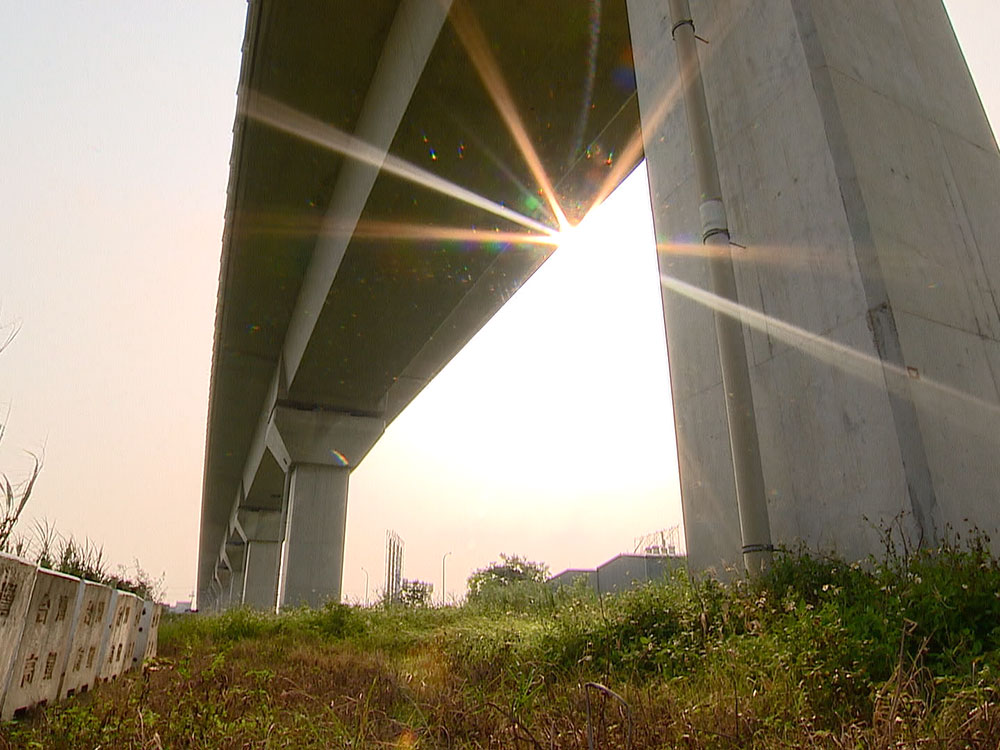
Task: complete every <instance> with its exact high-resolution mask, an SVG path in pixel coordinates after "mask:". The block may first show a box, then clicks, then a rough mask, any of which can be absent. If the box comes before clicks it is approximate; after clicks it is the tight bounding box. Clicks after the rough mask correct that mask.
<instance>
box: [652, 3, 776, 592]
mask: <svg viewBox="0 0 1000 750" xmlns="http://www.w3.org/2000/svg"><path fill="white" fill-rule="evenodd" d="M668 4H669V6H670V17H671V23H672V25H673V28H672V31H671V33H672V35H673V38H674V42H675V44H676V47H677V62H678V65H679V67H680V72H681V83H682V86H683V90H684V107H685V109H686V110H687V120H688V130H689V135H690V138H691V150H692V152H693V154H694V164H695V174H696V176H697V179H698V190H699V192H700V193H701V203H700V206H699V210H700V213H701V223H702V242H703V243H704V244H705V245H706V246H708V247H711V248H713V251H712V252H711V253H710V254H709V265H710V269H711V278H712V291H713V292H714V293H715V294H717V295H718V296H719V297H722V298H723V299H726V300H729V301H731V302H734V303H736V302H738V301H739V300H738V299H737V292H736V275H735V273H734V271H733V258H732V255H731V254H730V250H729V224H728V221H727V219H726V209H725V206H724V205H723V202H722V187H721V185H720V182H719V167H718V164H717V163H716V159H715V143H714V141H713V138H712V124H711V122H710V120H709V116H708V104H707V103H706V101H705V85H704V82H703V81H702V77H701V65H700V63H699V61H698V49H697V44H698V42H697V39H696V37H695V29H694V21H693V20H692V18H691V7H690V5H689V3H688V0H668ZM715 330H716V335H717V337H718V343H719V363H720V365H721V367H722V386H723V390H724V391H725V394H726V417H727V420H728V423H729V444H730V448H731V449H732V454H733V474H734V477H735V480H736V502H737V506H738V508H739V514H740V533H741V535H742V538H743V564H744V566H745V568H746V571H747V574H748V575H751V576H754V575H758V574H760V573H762V572H763V571H765V570H766V569H767V567H768V566H769V565H770V563H771V557H772V553H773V550H774V548H773V547H772V545H771V524H770V520H769V519H768V516H767V498H766V495H765V491H764V474H763V471H762V469H761V463H760V446H759V444H758V441H757V421H756V419H755V417H754V408H753V392H752V391H751V388H750V369H749V366H748V365H747V353H746V344H745V342H744V340H743V326H742V323H741V322H740V320H739V319H738V318H736V317H732V316H729V315H726V314H723V313H721V312H719V311H716V312H715Z"/></svg>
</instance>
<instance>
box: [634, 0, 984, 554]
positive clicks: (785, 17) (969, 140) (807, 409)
mask: <svg viewBox="0 0 1000 750" xmlns="http://www.w3.org/2000/svg"><path fill="white" fill-rule="evenodd" d="M690 5H691V13H692V18H693V21H694V24H695V27H696V29H697V34H698V35H699V36H700V37H702V38H703V39H704V40H706V41H707V42H708V43H707V44H699V45H698V55H699V58H700V61H701V68H702V73H703V77H704V81H705V90H706V97H707V101H708V109H709V113H710V117H711V124H712V130H713V132H714V141H715V147H716V149H717V151H718V163H719V171H720V177H721V187H722V198H723V199H724V201H725V204H726V208H727V213H728V217H729V229H730V233H731V236H732V241H733V242H734V243H737V244H736V245H734V246H733V247H732V255H733V260H734V266H735V275H736V286H737V292H738V294H737V300H736V304H735V305H734V304H732V303H731V302H729V301H727V300H720V298H719V297H717V296H716V295H714V294H713V293H712V286H711V284H710V282H709V278H710V277H709V263H708V261H707V259H706V257H705V253H704V251H703V248H702V247H701V244H700V237H698V230H699V227H700V225H701V221H700V217H699V201H700V199H701V196H699V193H698V187H697V182H696V179H695V174H694V165H693V163H692V159H691V148H690V145H689V141H688V132H687V123H686V121H685V108H684V103H683V101H682V100H681V98H680V96H679V84H678V81H679V71H678V66H677V59H676V54H675V48H674V42H673V41H672V37H673V32H674V31H675V28H674V27H673V25H672V24H671V20H670V18H669V15H668V11H667V3H665V2H662V1H661V0H628V12H629V25H630V29H631V35H632V42H633V52H634V59H635V71H636V82H637V88H638V96H639V108H640V114H641V120H642V131H643V142H644V147H645V153H646V159H647V164H648V173H649V181H650V189H651V190H650V192H651V202H652V208H653V217H654V225H655V229H656V240H657V246H658V250H659V266H660V273H661V279H662V284H663V286H662V289H663V309H664V319H665V323H666V331H667V345H668V349H669V354H670V369H671V373H670V379H671V387H672V393H673V399H674V413H675V421H676V432H677V439H678V453H679V464H680V477H681V494H682V502H683V507H684V520H685V529H686V533H687V549H688V552H689V556H690V557H689V561H690V565H691V567H692V569H694V570H705V569H707V568H716V569H717V570H719V571H720V572H721V571H722V569H723V566H727V565H732V566H734V567H736V568H737V569H739V568H740V567H742V566H741V561H740V559H739V549H740V529H739V525H738V522H737V519H738V513H737V505H736V496H735V490H734V483H733V461H732V454H731V451H730V445H729V440H728V431H727V428H726V412H725V403H726V398H725V395H726V394H725V392H724V389H723V386H722V378H721V375H720V366H719V356H718V352H717V346H716V336H715V330H714V324H713V315H714V314H715V311H717V310H718V311H721V312H723V313H726V314H730V315H732V314H734V313H735V314H736V315H738V316H739V318H740V319H741V322H742V324H743V336H744V339H745V343H746V351H747V359H748V364H749V368H750V380H751V386H752V392H753V402H754V405H755V420H756V422H757V432H758V434H759V435H760V453H761V465H762V469H763V474H764V483H765V493H766V497H767V511H768V515H769V517H770V519H771V527H772V534H773V541H774V543H775V544H776V545H785V546H789V547H795V546H797V545H799V544H805V545H806V546H807V547H808V548H810V549H812V550H816V551H835V552H837V553H840V554H842V555H845V556H846V557H848V558H850V559H859V558H863V557H865V556H866V555H868V554H871V553H874V554H881V553H882V552H883V547H882V543H881V538H880V527H881V528H886V527H888V526H892V528H893V529H894V531H893V533H894V535H895V536H896V538H897V539H899V538H900V537H906V538H907V540H908V542H909V543H910V544H912V545H917V544H934V543H936V542H937V541H938V540H940V539H941V537H942V535H944V534H945V533H947V532H946V530H947V529H948V527H951V528H953V529H955V530H956V531H958V532H961V533H963V535H964V532H965V531H966V530H967V529H968V528H969V526H970V525H971V524H974V525H977V526H978V527H979V528H980V529H982V530H983V531H986V532H987V533H990V534H993V538H994V540H996V539H997V538H998V537H997V535H996V534H995V533H994V531H995V529H996V526H997V513H996V502H997V498H998V497H1000V473H998V472H997V471H996V457H997V456H998V455H1000V430H998V429H997V420H998V418H1000V306H998V302H997V301H998V300H1000V212H998V211H997V208H996V196H997V195H1000V153H998V150H997V144H996V141H995V139H994V135H993V133H992V132H991V130H990V126H989V124H988V122H987V120H986V117H985V114H984V112H983V108H982V106H981V104H980V102H979V99H978V96H977V94H976V90H975V87H974V85H973V83H972V80H971V77H970V75H969V72H968V69H967V68H966V65H965V61H964V60H963V58H962V52H961V50H960V48H959V46H958V42H957V40H956V38H955V35H954V32H953V30H952V28H951V24H950V22H949V20H948V15H947V13H946V11H945V8H944V6H943V4H942V2H941V0H912V1H908V2H900V1H899V0H843V1H838V2H823V1H822V0H786V1H785V2H775V3H771V2H763V3H762V2H752V0H725V1H717V0H691V1H690Z"/></svg>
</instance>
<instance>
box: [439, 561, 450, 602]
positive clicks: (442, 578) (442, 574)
mask: <svg viewBox="0 0 1000 750" xmlns="http://www.w3.org/2000/svg"><path fill="white" fill-rule="evenodd" d="M450 554H451V552H450V551H448V552H445V553H444V554H443V555H441V606H442V607H443V606H444V605H445V593H444V591H445V589H444V561H445V560H446V559H447V558H448V555H450Z"/></svg>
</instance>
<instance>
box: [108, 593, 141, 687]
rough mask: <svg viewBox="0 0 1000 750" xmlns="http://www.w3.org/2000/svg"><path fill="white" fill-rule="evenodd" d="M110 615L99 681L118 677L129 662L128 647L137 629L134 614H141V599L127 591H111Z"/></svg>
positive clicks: (133, 641) (132, 641)
mask: <svg viewBox="0 0 1000 750" xmlns="http://www.w3.org/2000/svg"><path fill="white" fill-rule="evenodd" d="M111 598H112V601H111V607H110V617H109V618H108V620H107V622H106V630H105V634H104V639H105V641H104V648H103V649H102V651H103V658H102V660H101V668H100V671H99V672H98V674H97V678H98V681H99V682H104V681H106V680H113V679H115V678H117V677H118V675H120V674H121V673H122V672H124V671H125V668H126V667H127V666H128V665H129V664H130V662H131V653H130V651H128V650H127V649H130V648H131V646H132V644H134V643H135V633H136V630H137V629H138V623H137V622H136V615H137V614H141V613H140V612H139V610H140V609H141V608H142V601H141V600H140V599H139V597H137V596H136V595H135V594H131V593H129V592H127V591H115V592H113V593H112V597H111Z"/></svg>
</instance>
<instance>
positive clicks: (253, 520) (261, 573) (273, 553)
mask: <svg viewBox="0 0 1000 750" xmlns="http://www.w3.org/2000/svg"><path fill="white" fill-rule="evenodd" d="M239 520H240V526H241V528H242V529H243V532H244V534H246V537H247V542H246V552H245V553H244V562H243V567H244V572H243V588H242V590H241V596H242V603H243V604H244V605H246V606H248V607H253V608H254V609H262V610H265V611H269V612H273V611H274V610H275V608H276V607H277V604H278V574H279V571H280V570H281V538H282V527H281V512H280V511H275V510H241V511H240V512H239Z"/></svg>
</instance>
